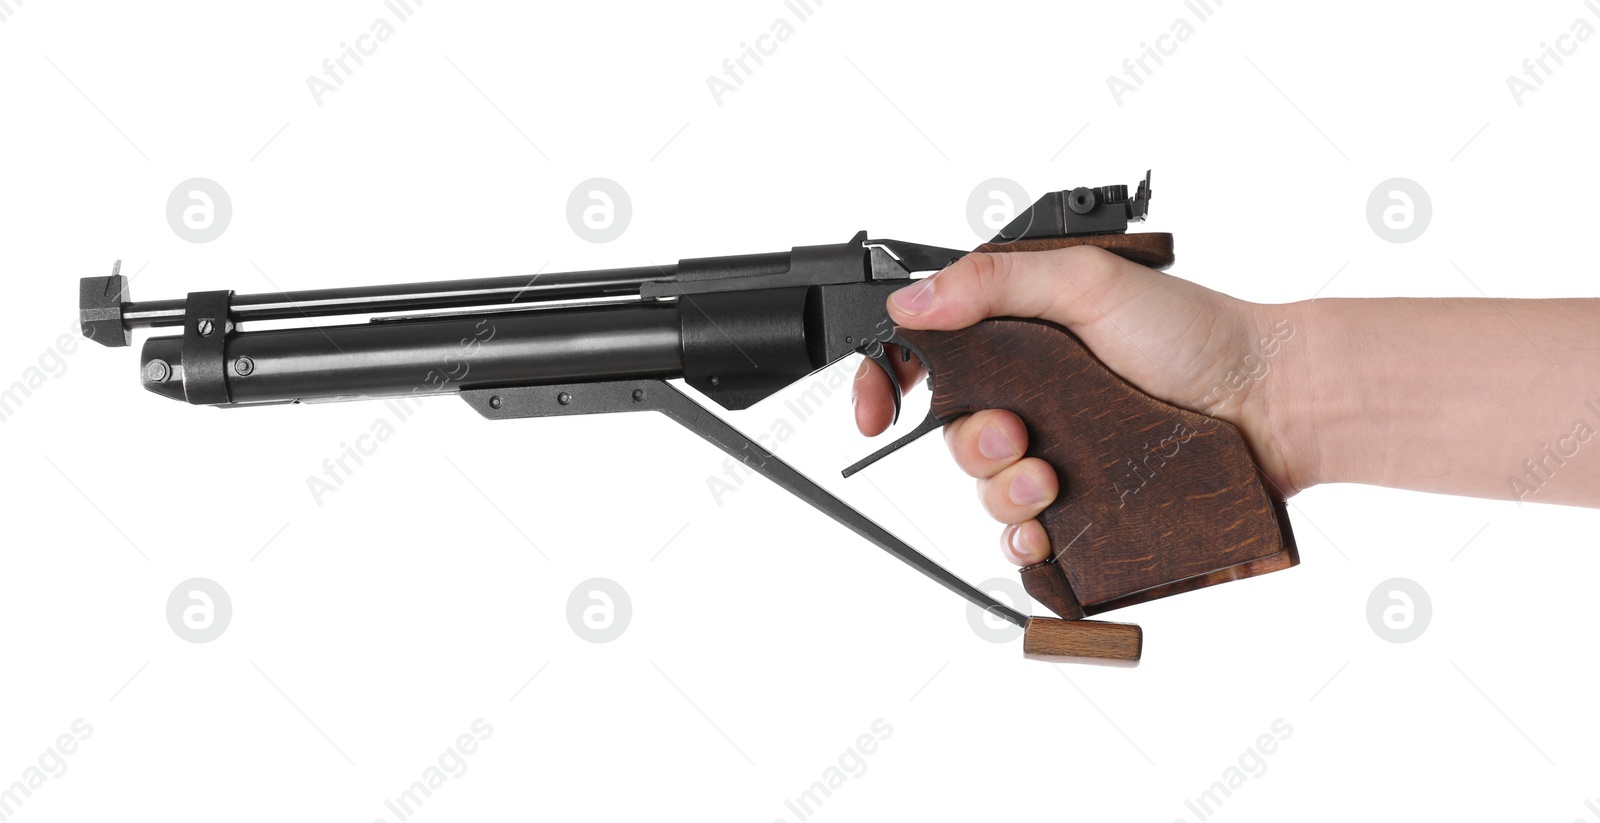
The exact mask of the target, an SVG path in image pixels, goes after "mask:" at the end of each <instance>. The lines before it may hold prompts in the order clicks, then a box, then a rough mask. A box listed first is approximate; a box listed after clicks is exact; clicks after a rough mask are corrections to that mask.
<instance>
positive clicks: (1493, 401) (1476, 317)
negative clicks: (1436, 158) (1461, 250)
mask: <svg viewBox="0 0 1600 823" xmlns="http://www.w3.org/2000/svg"><path fill="white" fill-rule="evenodd" d="M1258 308H1259V310H1260V311H1261V312H1263V313H1264V314H1263V317H1266V316H1273V313H1276V314H1278V315H1282V316H1283V317H1286V318H1288V319H1289V321H1290V322H1291V323H1292V324H1293V325H1294V327H1295V328H1296V330H1297V332H1298V334H1297V337H1298V339H1294V340H1291V341H1289V342H1287V343H1285V346H1284V361H1283V364H1282V365H1281V367H1280V368H1279V369H1278V370H1277V373H1276V375H1275V378H1276V379H1274V380H1271V381H1269V383H1270V385H1267V386H1264V387H1263V388H1264V390H1265V394H1264V396H1265V398H1266V403H1265V406H1266V409H1267V412H1266V413H1267V414H1268V415H1269V418H1270V424H1269V426H1270V429H1271V430H1272V432H1273V434H1274V437H1275V438H1277V440H1278V441H1279V446H1280V448H1281V449H1282V450H1283V452H1284V453H1285V458H1286V462H1287V464H1288V465H1289V467H1290V469H1289V471H1290V474H1291V476H1292V478H1293V481H1294V485H1296V486H1297V487H1300V488H1306V487H1309V486H1311V485H1315V484H1317V483H1341V482H1343V483H1367V484H1373V485H1380V486H1390V487H1395V488H1404V489H1415V490H1418V491H1429V492H1439V493H1443V494H1457V495H1470V496H1474V497H1489V498H1500V499H1517V500H1522V501H1527V502H1542V503H1564V504H1576V505H1589V506H1596V505H1600V300H1488V299H1466V298H1462V299H1366V300H1315V301H1309V302H1305V303H1295V304H1289V305H1283V306H1261V307H1258ZM1591 452H1593V453H1592V454H1591Z"/></svg>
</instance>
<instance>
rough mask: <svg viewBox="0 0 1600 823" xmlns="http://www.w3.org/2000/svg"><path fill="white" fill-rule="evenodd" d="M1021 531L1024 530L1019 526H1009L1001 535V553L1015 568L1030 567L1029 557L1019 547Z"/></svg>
mask: <svg viewBox="0 0 1600 823" xmlns="http://www.w3.org/2000/svg"><path fill="white" fill-rule="evenodd" d="M1021 531H1022V529H1021V528H1019V527H1017V526H1007V527H1006V528H1005V530H1004V531H1002V532H1001V533H1000V553H1001V554H1003V555H1005V556H1006V559H1007V560H1009V561H1011V563H1012V565H1015V566H1026V565H1028V560H1027V555H1026V554H1025V553H1024V552H1023V551H1022V547H1021V546H1019V545H1017V535H1018V534H1019V533H1021Z"/></svg>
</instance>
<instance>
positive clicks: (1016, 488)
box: [1006, 469, 1050, 506]
mask: <svg viewBox="0 0 1600 823" xmlns="http://www.w3.org/2000/svg"><path fill="white" fill-rule="evenodd" d="M1006 494H1007V495H1008V496H1010V498H1011V502H1012V503H1015V504H1017V505H1018V506H1037V505H1039V504H1040V503H1043V502H1045V501H1046V500H1048V499H1049V498H1050V495H1049V493H1048V492H1047V491H1045V487H1044V484H1043V483H1040V482H1039V478H1037V477H1034V476H1033V472H1031V471H1028V470H1027V469H1023V470H1022V471H1019V472H1017V476H1016V477H1013V478H1011V486H1010V487H1009V488H1008V489H1006Z"/></svg>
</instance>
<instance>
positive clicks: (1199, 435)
mask: <svg viewBox="0 0 1600 823" xmlns="http://www.w3.org/2000/svg"><path fill="white" fill-rule="evenodd" d="M895 338H896V339H895V340H894V341H893V342H896V343H902V344H904V345H905V346H907V347H908V348H910V349H911V351H912V352H913V353H915V354H916V355H917V356H918V357H919V358H921V359H922V362H923V364H924V365H926V366H927V368H928V374H929V385H930V387H931V389H932V392H933V409H932V410H933V414H934V415H936V416H937V417H938V418H939V419H941V420H949V419H952V418H954V417H957V416H960V415H963V414H970V413H972V412H975V411H979V410H982V409H1005V410H1007V411H1010V412H1013V413H1015V414H1016V415H1017V416H1019V417H1021V418H1022V421H1023V423H1024V424H1026V426H1027V428H1028V452H1027V453H1028V456H1030V457H1038V458H1041V459H1043V460H1044V461H1045V462H1046V463H1048V464H1050V466H1051V467H1052V468H1054V469H1055V471H1056V475H1057V476H1058V477H1059V478H1060V480H1061V493H1060V495H1059V496H1058V497H1057V498H1056V500H1055V502H1054V503H1052V504H1051V505H1050V507H1049V508H1047V509H1045V510H1044V512H1043V513H1042V514H1041V515H1040V516H1039V520H1040V521H1041V522H1042V523H1043V524H1044V528H1045V531H1046V533H1048V534H1049V536H1050V545H1051V546H1052V549H1053V552H1052V554H1053V556H1052V557H1051V558H1050V559H1049V560H1047V561H1045V562H1044V563H1041V564H1038V565H1035V566H1031V567H1028V568H1026V569H1024V570H1023V572H1022V577H1023V584H1024V586H1025V587H1026V588H1027V590H1028V593H1029V594H1030V595H1031V596H1032V597H1033V598H1034V599H1035V600H1037V601H1039V602H1040V603H1043V604H1044V605H1045V606H1046V607H1048V608H1049V609H1050V610H1051V611H1054V612H1055V613H1057V614H1059V615H1060V616H1061V617H1063V618H1066V619H1068V620H1075V619H1077V618H1081V617H1083V616H1085V615H1091V614H1097V613H1100V612H1104V611H1107V610H1110V609H1114V608H1118V607H1120V606H1125V605H1129V604H1132V603H1140V602H1144V601H1147V600H1153V599H1155V598H1158V597H1165V596H1167V595H1171V594H1177V593H1179V592H1183V591H1188V590H1190V589H1196V588H1200V587H1202V586H1209V585H1213V584H1216V583H1222V582H1225V581H1228V580H1238V579H1241V578H1245V577H1251V576H1253V575H1257V574H1263V573H1265V572H1270V571H1277V570H1279V569H1284V568H1288V567H1289V566H1292V565H1294V564H1295V563H1297V562H1298V561H1299V558H1298V554H1297V552H1296V549H1295V545H1294V536H1293V534H1292V532H1291V531H1290V529H1289V520H1288V516H1287V515H1286V513H1285V512H1284V509H1283V504H1282V502H1281V501H1277V500H1275V499H1274V496H1273V495H1271V494H1269V493H1268V489H1267V486H1266V481H1265V479H1264V478H1263V477H1262V476H1261V474H1260V472H1259V471H1258V470H1257V468H1256V465H1255V462H1254V461H1253V460H1252V459H1251V456H1250V451H1249V449H1248V447H1246V445H1245V442H1244V438H1243V437H1242V436H1241V435H1240V434H1239V431H1238V429H1236V428H1234V427H1233V426H1232V425H1231V424H1229V423H1227V422H1226V421H1223V420H1218V419H1216V418H1213V417H1209V416H1206V415H1204V414H1200V413H1198V412H1193V411H1189V410H1187V409H1182V408H1178V407H1177V406H1173V405H1171V404H1168V403H1165V402H1162V401H1160V400H1157V399H1155V398H1153V397H1151V396H1149V395H1147V394H1145V393H1144V392H1142V391H1140V390H1139V389H1137V388H1135V387H1133V386H1132V385H1130V384H1129V383H1127V382H1126V381H1124V380H1123V379H1122V378H1120V377H1118V376H1117V375H1116V374H1115V373H1113V372H1112V371H1111V370H1110V369H1108V368H1106V366H1105V365H1104V364H1102V363H1101V362H1100V361H1099V360H1098V359H1096V358H1095V357H1094V355H1093V354H1091V353H1090V352H1089V350H1088V349H1087V348H1085V347H1084V345H1083V344H1082V343H1081V342H1079V340H1078V339H1077V338H1076V337H1074V336H1073V335H1072V334H1071V333H1070V332H1069V331H1067V330H1066V329H1064V328H1062V327H1060V326H1057V325H1055V324H1053V323H1048V322H1044V321H1041V320H1022V319H1016V318H996V319H990V320H984V321H981V322H979V323H977V324H975V325H973V326H969V327H968V328H965V329H960V330H958V331H953V332H952V331H921V330H915V329H906V328H896V329H895Z"/></svg>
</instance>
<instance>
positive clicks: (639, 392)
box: [633, 389, 644, 403]
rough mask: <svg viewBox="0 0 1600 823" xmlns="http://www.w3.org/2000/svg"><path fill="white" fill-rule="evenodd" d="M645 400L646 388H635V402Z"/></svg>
mask: <svg viewBox="0 0 1600 823" xmlns="http://www.w3.org/2000/svg"><path fill="white" fill-rule="evenodd" d="M643 401H644V389H634V390H633V402H635V403H640V402H643Z"/></svg>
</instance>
